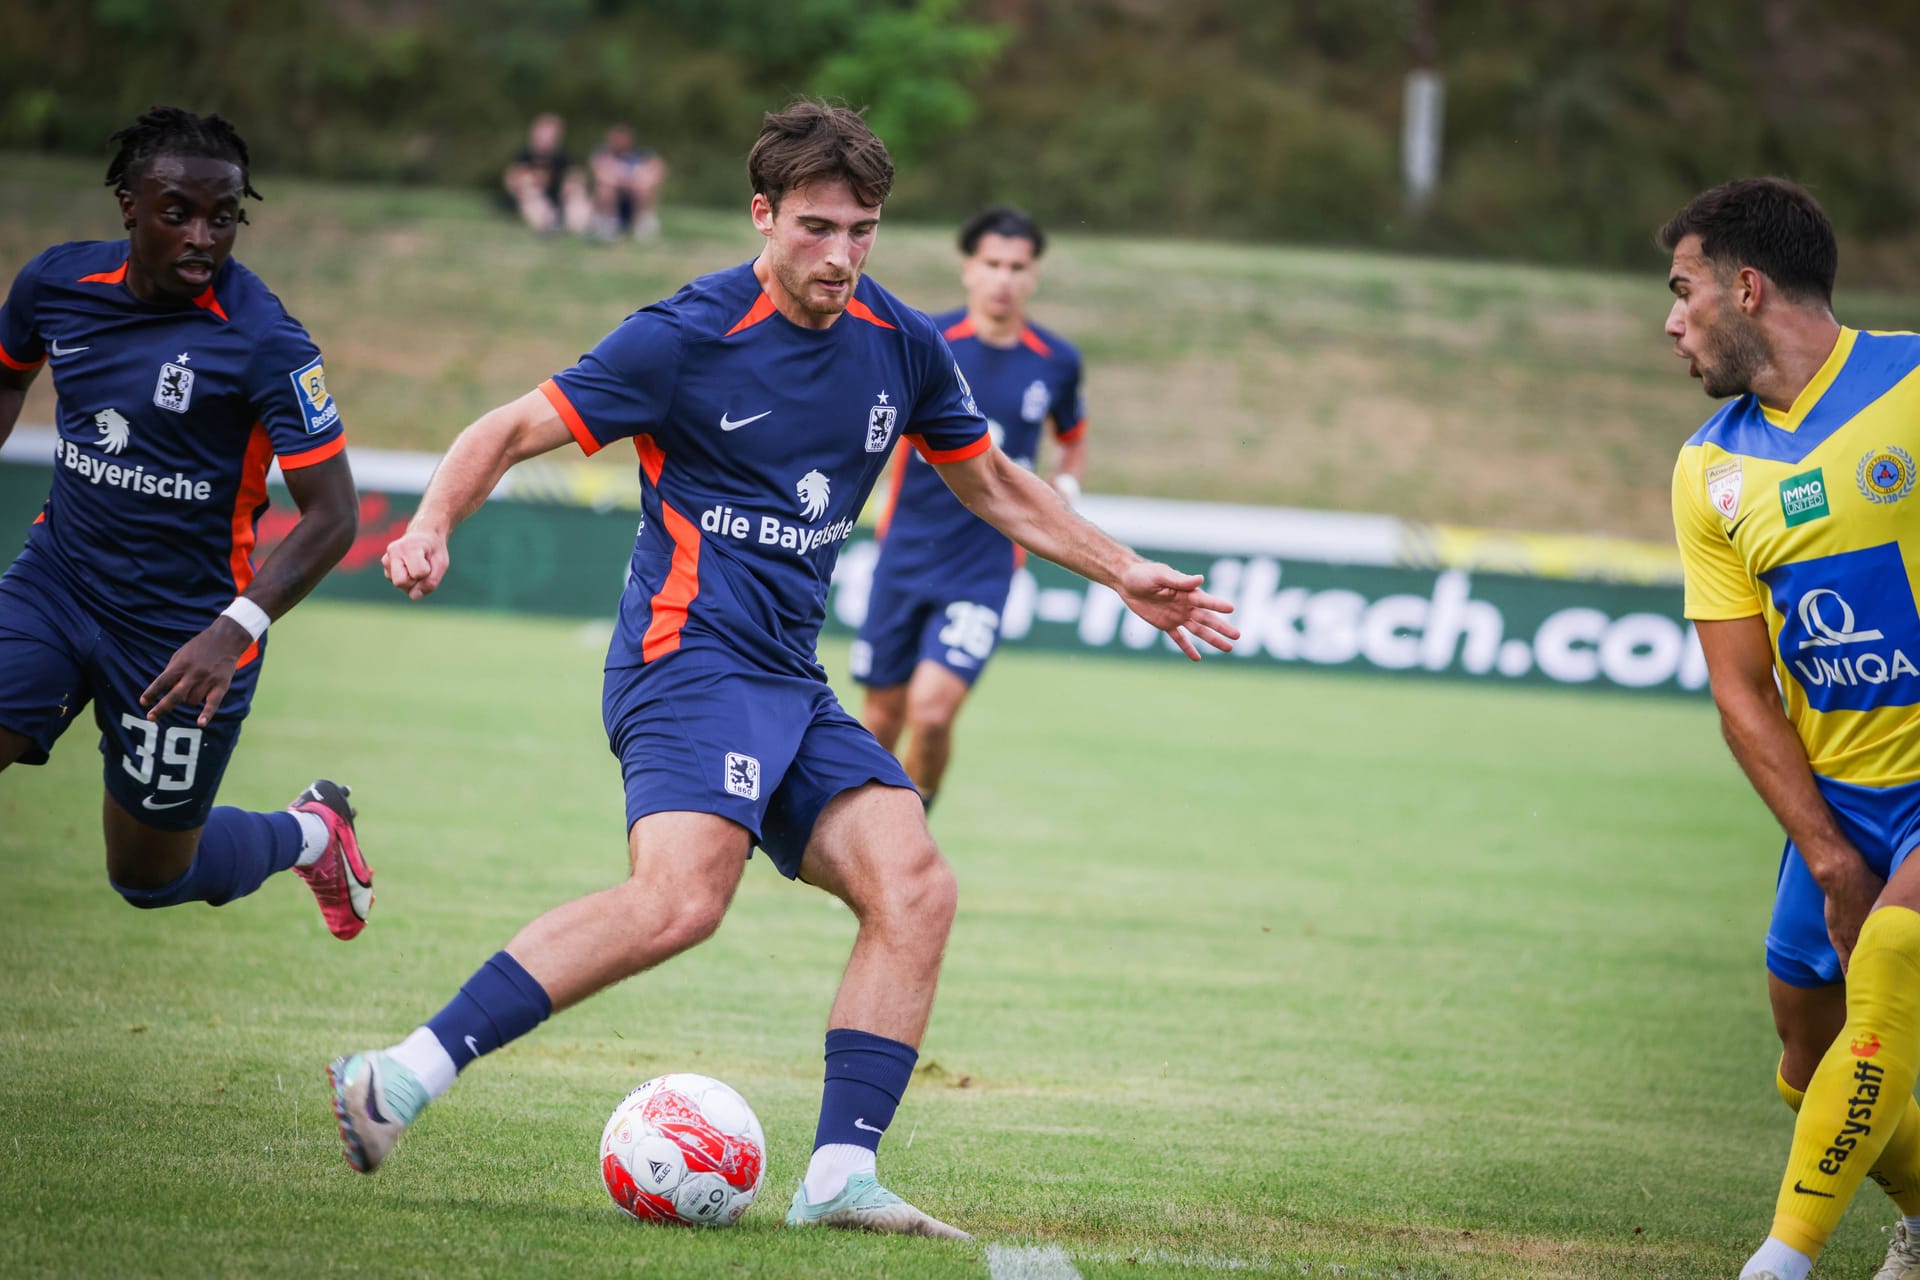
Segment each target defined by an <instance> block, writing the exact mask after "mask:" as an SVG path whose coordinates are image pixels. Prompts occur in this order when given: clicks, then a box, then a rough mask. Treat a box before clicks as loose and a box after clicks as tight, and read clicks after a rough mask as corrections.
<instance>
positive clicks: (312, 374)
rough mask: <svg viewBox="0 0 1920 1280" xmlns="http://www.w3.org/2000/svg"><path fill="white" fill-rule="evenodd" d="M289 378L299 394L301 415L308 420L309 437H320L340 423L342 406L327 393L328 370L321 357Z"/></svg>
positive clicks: (295, 371)
mask: <svg viewBox="0 0 1920 1280" xmlns="http://www.w3.org/2000/svg"><path fill="white" fill-rule="evenodd" d="M288 376H289V377H291V378H292V379H293V389H294V390H295V391H296V392H297V393H298V394H299V400H300V414H301V416H302V417H303V418H304V419H305V420H306V423H307V434H308V435H310V436H314V435H319V434H320V433H321V432H322V431H325V430H326V429H327V428H328V427H330V426H332V425H333V424H334V423H336V422H338V421H340V406H339V405H336V404H335V403H334V402H333V396H332V395H331V394H329V393H328V391H327V369H326V364H325V361H324V360H323V359H322V358H321V357H319V356H315V357H314V360H313V363H312V364H309V365H304V366H302V367H301V368H298V369H295V370H294V371H293V372H292V373H291V374H289V375H288Z"/></svg>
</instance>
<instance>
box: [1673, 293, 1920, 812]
mask: <svg viewBox="0 0 1920 1280" xmlns="http://www.w3.org/2000/svg"><path fill="white" fill-rule="evenodd" d="M1917 370H1920V336H1916V335H1914V334H1910V333H1863V332H1860V331H1858V330H1854V329H1842V330H1841V331H1840V338H1839V340H1838V341H1837V342H1836V343H1835V344H1834V347H1833V353H1832V354H1831V355H1829V356H1828V357H1827V361H1826V363H1825V364H1824V365H1822V366H1821V368H1820V371H1819V372H1818V373H1817V374H1815V375H1814V377H1813V380H1812V381H1811V382H1809V383H1808V384H1807V387H1806V389H1805V390H1804V391H1802V392H1801V393H1800V398H1799V399H1797V400H1795V401H1794V403H1793V407H1792V408H1790V409H1788V410H1787V411H1786V412H1784V413H1781V412H1778V411H1776V410H1773V409H1769V408H1767V407H1766V406H1765V405H1762V404H1761V403H1760V402H1759V400H1758V399H1757V398H1755V397H1754V396H1753V395H1751V394H1747V395H1743V396H1741V397H1739V398H1738V399H1736V400H1733V401H1731V402H1729V403H1728V404H1727V405H1726V406H1725V407H1723V408H1722V409H1721V410H1720V411H1719V412H1718V413H1716V414H1714V415H1713V417H1712V418H1710V419H1708V420H1707V424H1706V425H1705V426H1703V427H1701V428H1700V430H1699V431H1698V432H1696V433H1695V434H1694V436H1693V438H1692V439H1691V440H1688V441H1687V443H1686V445H1685V446H1684V447H1683V448H1682V449H1681V450H1680V461H1679V462H1678V464H1677V465H1675V467H1674V469H1673V523H1674V528H1675V531H1676V533H1677V534H1678V536H1679V541H1680V558H1681V563H1682V565H1683V566H1684V568H1685V571H1686V614H1687V617H1689V618H1692V619H1695V620H1696V621H1720V620H1726V619H1730V618H1748V617H1752V616H1754V615H1756V614H1759V615H1762V616H1764V617H1765V619H1766V622H1767V630H1768V632H1769V633H1770V634H1771V636H1772V638H1773V647H1774V667H1775V669H1776V671H1777V672H1778V674H1779V679H1780V688H1781V691H1782V693H1783V695H1784V697H1785V702H1786V712H1787V718H1788V719H1789V720H1791V721H1792V722H1793V726H1794V728H1795V729H1796V730H1797V731H1798V732H1799V734H1800V740H1801V741H1802V742H1804V743H1805V744H1806V748H1807V757H1808V759H1809V760H1810V761H1811V762H1812V765H1813V770H1814V772H1815V773H1817V774H1820V775H1821V776H1823V777H1827V778H1834V779H1837V780H1839V781H1842V782H1852V783H1857V784H1861V785H1864V786H1891V785H1894V784H1896V783H1903V782H1911V781H1914V780H1916V779H1920V607H1916V604H1915V600H1916V597H1920V494H1916V493H1915V492H1914V480H1915V459H1916V457H1917V456H1920V372H1916V371H1917Z"/></svg>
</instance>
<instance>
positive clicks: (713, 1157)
mask: <svg viewBox="0 0 1920 1280" xmlns="http://www.w3.org/2000/svg"><path fill="white" fill-rule="evenodd" d="M766 1171H767V1143H766V1139H765V1138H764V1137H763V1136H762V1135H761V1132H760V1120H759V1118H758V1117H757V1116H755V1115H754V1114H753V1108H752V1107H749V1106H748V1105H747V1100H746V1099H745V1098H743V1097H741V1096H740V1095H739V1094H737V1093H735V1092H734V1091H733V1090H732V1089H731V1088H729V1087H728V1086H726V1085H724V1084H721V1083H720V1082H719V1081H718V1080H715V1079H712V1078H711V1077H709V1076H699V1075H694V1074H692V1073H691V1072H684V1071H682V1072H675V1073H674V1074H672V1075H665V1076H659V1077H656V1078H655V1079H652V1080H649V1081H647V1082H646V1083H645V1084H643V1085H641V1086H640V1087H639V1088H638V1089H635V1090H634V1091H633V1092H632V1093H630V1094H628V1095H627V1096H626V1097H625V1098H623V1099H621V1101H620V1105H619V1106H617V1107H615V1108H614V1109H613V1114H612V1115H611V1116H609V1117H608V1118H607V1127H606V1128H605V1129H604V1130H602V1131H601V1134H600V1176H601V1177H602V1178H603V1179H605V1180H606V1184H607V1194H608V1195H610V1196H612V1197H613V1202H614V1203H615V1204H617V1205H619V1206H620V1207H621V1208H622V1209H624V1210H625V1211H626V1212H627V1213H629V1214H630V1215H632V1216H633V1217H635V1218H638V1219H639V1220H640V1221H642V1222H678V1223H683V1224H685V1225H687V1226H698V1227H730V1226H732V1225H733V1224H734V1223H736V1222H738V1221H739V1220H740V1215H741V1214H743V1213H745V1212H746V1211H747V1206H748V1205H750V1204H752V1203H753V1198H754V1196H756V1195H758V1194H759V1192H760V1182H761V1180H762V1179H763V1178H764V1177H765V1176H766Z"/></svg>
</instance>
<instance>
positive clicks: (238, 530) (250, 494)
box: [228, 422, 273, 667]
mask: <svg viewBox="0 0 1920 1280" xmlns="http://www.w3.org/2000/svg"><path fill="white" fill-rule="evenodd" d="M272 460H273V437H271V436H269V435H268V434H267V429H266V428H265V427H264V426H262V425H260V424H259V423H258V422H256V423H254V424H253V434H251V435H250V436H248V437H247V452H246V456H245V457H244V458H242V459H241V461H240V488H239V490H238V491H237V492H235V494H234V495H233V553H232V556H231V557H230V559H229V562H228V563H229V566H230V567H231V568H232V570H233V594H235V595H236V596H238V595H245V594H246V590H247V584H248V583H250V582H252V581H253V544H254V539H255V537H256V536H257V535H256V534H255V532H254V524H253V521H254V513H255V512H256V511H258V510H259V509H260V507H261V506H262V505H263V504H265V502H266V501H267V464H268V463H269V462H271V461H272ZM259 656H260V644H259V642H258V641H255V642H254V643H253V644H250V645H248V646H247V651H246V652H245V653H243V654H241V655H240V661H239V663H238V666H242V667H244V666H246V665H247V664H248V663H249V662H252V661H253V660H254V659H255V658H257V657H259Z"/></svg>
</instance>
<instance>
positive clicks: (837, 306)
mask: <svg viewBox="0 0 1920 1280" xmlns="http://www.w3.org/2000/svg"><path fill="white" fill-rule="evenodd" d="M773 274H774V276H775V277H776V278H777V279H778V280H779V281H780V287H781V288H782V289H784V290H786V293H787V296H788V297H789V298H792V299H793V300H794V301H795V302H796V303H798V304H799V306H800V309H801V310H803V311H806V312H808V313H809V314H812V315H816V316H837V315H839V314H840V313H841V312H843V311H845V310H846V309H847V301H848V300H849V299H850V298H852V297H853V286H854V285H855V284H857V283H859V280H860V275H859V273H858V272H854V273H853V274H851V275H849V276H848V277H847V282H848V283H847V288H846V290H845V292H844V293H842V294H841V296H840V297H839V298H838V299H835V300H833V301H829V302H827V303H826V304H825V306H821V305H820V304H819V303H817V302H816V301H815V300H814V297H813V293H812V285H813V280H812V278H811V277H810V276H809V275H808V274H807V273H806V272H805V271H804V270H802V271H796V270H794V269H793V268H792V267H790V266H788V265H787V264H786V263H783V262H776V263H774V264H773Z"/></svg>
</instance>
